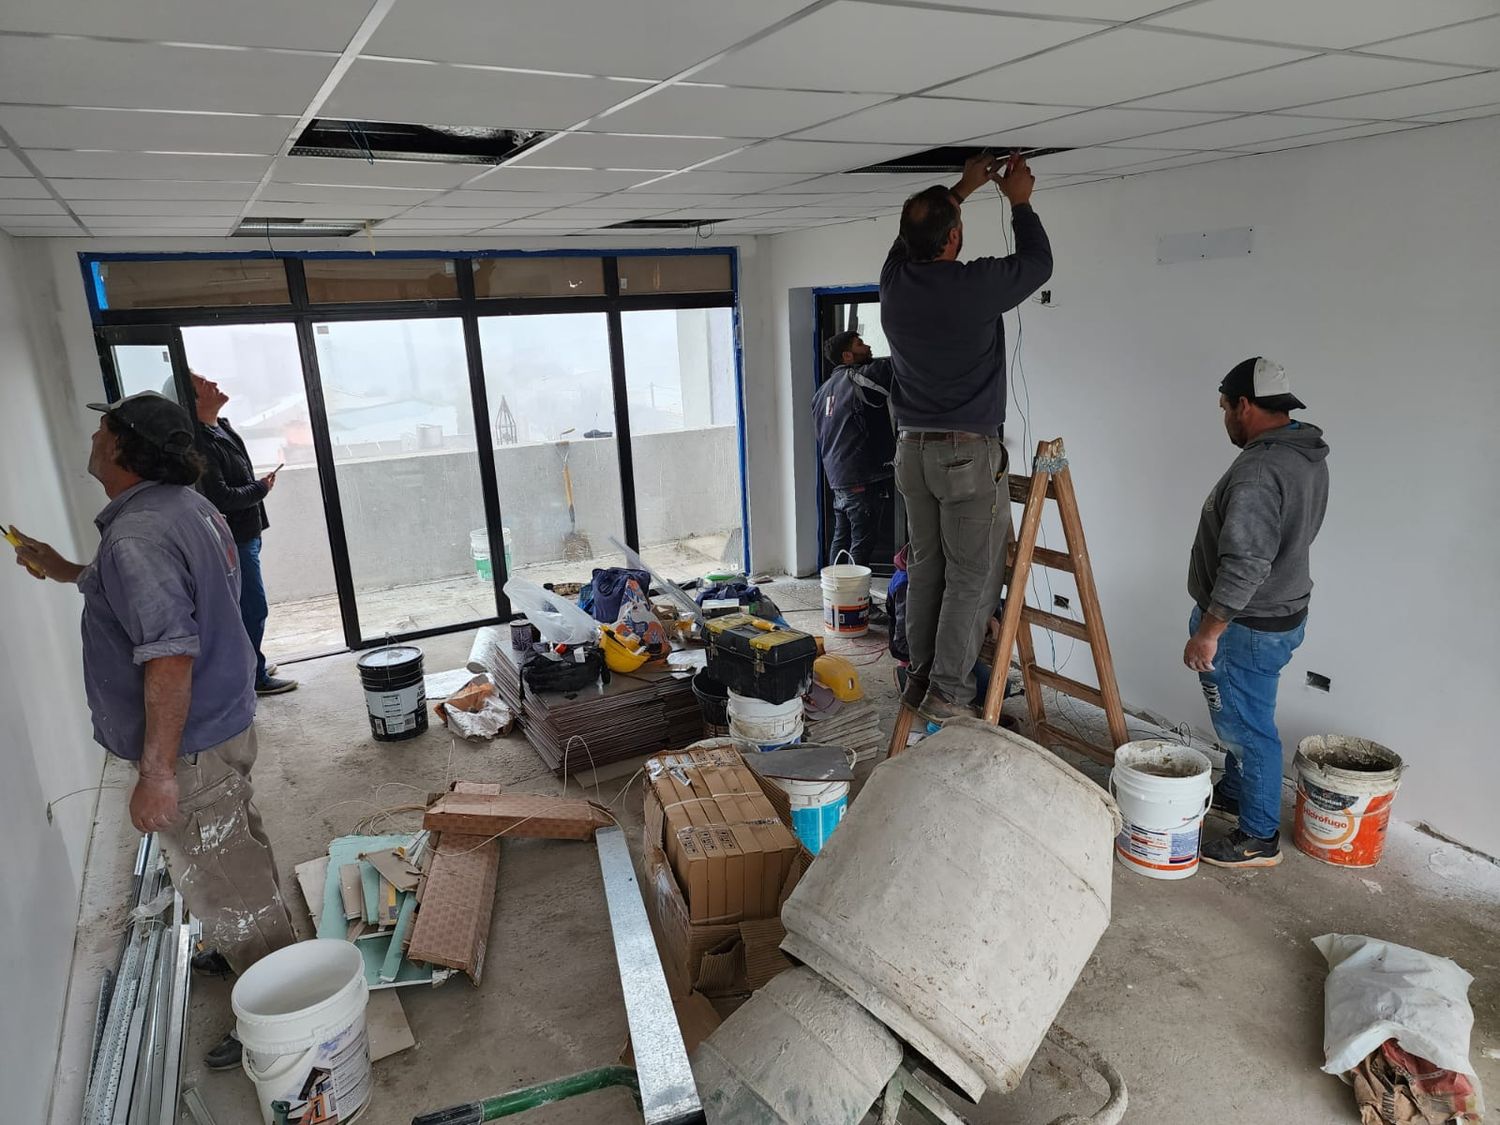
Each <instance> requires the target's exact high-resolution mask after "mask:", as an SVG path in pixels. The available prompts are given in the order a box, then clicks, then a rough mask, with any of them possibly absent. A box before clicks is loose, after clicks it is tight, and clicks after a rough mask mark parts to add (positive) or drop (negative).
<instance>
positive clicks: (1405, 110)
mask: <svg viewBox="0 0 1500 1125" xmlns="http://www.w3.org/2000/svg"><path fill="white" fill-rule="evenodd" d="M1494 101H1500V72H1491V73H1488V74H1475V75H1471V76H1468V77H1465V78H1449V79H1445V80H1444V81H1442V82H1429V83H1427V84H1426V85H1423V86H1408V87H1407V88H1406V89H1404V90H1386V91H1385V92H1383V93H1379V94H1363V95H1361V96H1359V97H1357V98H1339V99H1338V100H1336V101H1329V102H1318V103H1316V104H1314V105H1309V106H1303V107H1302V109H1301V110H1299V112H1300V113H1307V114H1325V115H1328V116H1334V117H1379V118H1388V119H1391V120H1395V119H1398V118H1402V117H1417V116H1419V115H1424V114H1435V113H1442V112H1444V111H1446V110H1450V109H1466V108H1468V107H1469V106H1475V105H1485V104H1487V103H1489V102H1494Z"/></svg>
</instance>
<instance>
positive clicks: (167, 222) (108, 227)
mask: <svg viewBox="0 0 1500 1125" xmlns="http://www.w3.org/2000/svg"><path fill="white" fill-rule="evenodd" d="M79 217H80V218H82V219H83V221H84V222H85V223H87V224H88V226H89V228H90V229H92V230H95V231H113V230H119V229H122V228H131V229H134V230H153V231H161V230H214V231H218V230H222V231H227V230H228V229H229V228H231V227H232V226H234V217H233V216H227V217H226V216H219V217H214V216H211V215H179V216H169V215H89V216H87V217H85V216H84V214H83V212H79Z"/></svg>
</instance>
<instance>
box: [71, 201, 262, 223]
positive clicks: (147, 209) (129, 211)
mask: <svg viewBox="0 0 1500 1125" xmlns="http://www.w3.org/2000/svg"><path fill="white" fill-rule="evenodd" d="M242 206H244V204H242V203H238V202H236V201H235V200H232V199H89V200H77V201H74V203H73V210H74V211H76V212H78V214H79V215H82V216H85V217H86V218H88V219H99V218H107V217H110V216H117V217H119V218H121V219H125V218H129V217H130V216H141V215H160V216H164V217H167V218H179V219H180V218H188V217H190V216H200V217H201V216H207V217H222V218H231V219H232V218H234V217H235V216H236V215H238V214H239V213H240V208H241V207H242Z"/></svg>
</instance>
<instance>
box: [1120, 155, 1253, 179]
mask: <svg viewBox="0 0 1500 1125" xmlns="http://www.w3.org/2000/svg"><path fill="white" fill-rule="evenodd" d="M1244 155H1245V154H1244V153H1242V152H1230V151H1226V152H1179V153H1177V154H1175V155H1173V156H1169V157H1163V158H1162V159H1160V160H1146V161H1142V162H1141V163H1139V164H1124V165H1121V166H1120V167H1119V168H1112V169H1110V175H1111V176H1134V175H1137V174H1139V173H1142V172H1163V171H1166V170H1167V169H1168V168H1187V167H1191V166H1192V165H1194V164H1213V163H1214V162H1216V161H1219V160H1232V159H1234V158H1235V157H1237V156H1244Z"/></svg>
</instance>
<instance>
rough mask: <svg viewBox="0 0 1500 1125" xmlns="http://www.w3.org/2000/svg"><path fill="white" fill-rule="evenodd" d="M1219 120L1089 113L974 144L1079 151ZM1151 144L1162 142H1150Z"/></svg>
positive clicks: (1159, 112)
mask: <svg viewBox="0 0 1500 1125" xmlns="http://www.w3.org/2000/svg"><path fill="white" fill-rule="evenodd" d="M1222 116H1224V115H1223V114H1219V113H1180V112H1178V111H1176V110H1166V109H1090V110H1084V111H1083V112H1082V113H1075V114H1073V115H1072V116H1070V117H1062V118H1058V119H1057V120H1055V121H1049V122H1046V123H1045V124H1041V125H1033V126H1031V127H1029V128H1026V129H1017V130H1016V131H1015V132H1012V133H1000V134H997V135H995V136H993V137H983V138H979V139H978V140H977V141H975V143H977V144H990V145H997V146H999V145H1011V144H1014V145H1019V146H1021V147H1024V148H1057V147H1064V146H1066V147H1070V148H1078V147H1080V146H1082V145H1102V144H1110V143H1112V142H1115V141H1128V140H1130V139H1131V138H1133V137H1139V136H1142V135H1145V134H1148V133H1159V132H1161V131H1162V130H1163V129H1171V128H1180V127H1183V126H1187V125H1202V124H1204V123H1205V122H1209V121H1213V120H1215V119H1217V118H1219V117H1222ZM1150 143H1151V144H1159V143H1161V142H1159V141H1156V140H1152V141H1151V142H1150Z"/></svg>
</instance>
